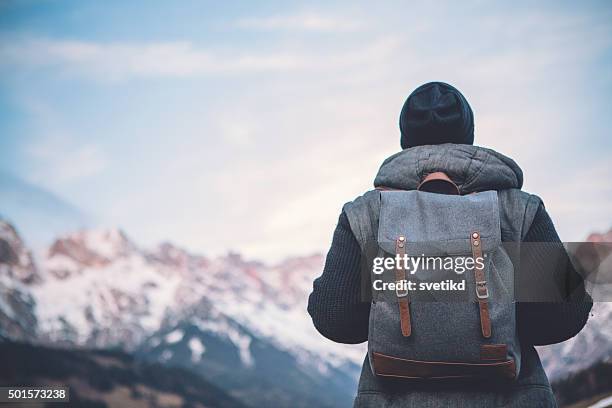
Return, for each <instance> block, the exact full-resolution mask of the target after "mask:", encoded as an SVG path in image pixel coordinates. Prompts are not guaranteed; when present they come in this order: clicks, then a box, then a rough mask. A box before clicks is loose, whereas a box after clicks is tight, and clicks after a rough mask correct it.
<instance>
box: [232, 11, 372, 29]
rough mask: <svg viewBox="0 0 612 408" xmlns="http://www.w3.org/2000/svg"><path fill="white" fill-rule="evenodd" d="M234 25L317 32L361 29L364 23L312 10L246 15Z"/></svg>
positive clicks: (248, 27) (250, 27)
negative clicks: (256, 15) (271, 14)
mask: <svg viewBox="0 0 612 408" xmlns="http://www.w3.org/2000/svg"><path fill="white" fill-rule="evenodd" d="M235 25H236V27H239V28H247V29H254V30H264V31H268V30H269V31H273V30H291V31H296V30H298V31H318V32H350V31H357V30H360V29H363V28H364V27H365V24H364V23H363V22H361V21H358V20H353V19H349V18H346V17H335V16H329V15H323V14H318V13H313V12H302V13H299V14H287V15H273V16H264V17H247V18H242V19H239V20H238V21H236V24H235Z"/></svg>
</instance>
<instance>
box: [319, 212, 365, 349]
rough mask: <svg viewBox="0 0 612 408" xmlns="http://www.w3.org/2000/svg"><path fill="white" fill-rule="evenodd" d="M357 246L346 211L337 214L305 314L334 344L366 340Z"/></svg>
mask: <svg viewBox="0 0 612 408" xmlns="http://www.w3.org/2000/svg"><path fill="white" fill-rule="evenodd" d="M360 257H361V248H360V247H359V243H358V242H357V240H356V239H355V236H354V235H353V232H352V231H351V227H350V224H349V221H348V218H347V216H346V214H345V213H344V212H343V213H342V214H340V219H339V220H338V225H337V226H336V230H335V231H334V236H333V239H332V244H331V248H330V249H329V252H328V253H327V258H326V260H325V267H324V268H323V273H322V275H321V276H320V277H318V278H317V279H315V281H314V284H313V290H312V293H311V294H310V297H309V298H308V313H310V316H311V317H312V321H313V323H314V326H315V327H316V329H317V330H318V331H319V332H320V333H321V334H322V335H323V336H325V337H327V338H328V339H330V340H333V341H335V342H338V343H348V344H356V343H362V342H364V341H366V340H367V339H368V319H369V316H370V303H369V302H363V301H362V299H361V277H360Z"/></svg>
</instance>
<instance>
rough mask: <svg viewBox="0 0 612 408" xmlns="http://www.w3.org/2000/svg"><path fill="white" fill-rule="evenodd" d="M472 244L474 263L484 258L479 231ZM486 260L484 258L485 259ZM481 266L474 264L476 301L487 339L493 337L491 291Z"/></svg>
mask: <svg viewBox="0 0 612 408" xmlns="http://www.w3.org/2000/svg"><path fill="white" fill-rule="evenodd" d="M470 241H471V243H472V257H473V258H474V262H475V261H476V259H477V258H483V256H482V239H481V236H480V233H479V232H478V231H473V232H472V234H471V235H470ZM483 259H484V258H483ZM479 265H482V263H478V262H475V263H474V281H475V282H476V299H477V300H478V308H479V309H480V326H481V327H482V335H483V336H484V337H485V338H487V339H488V338H489V337H491V318H490V317H489V304H488V300H487V299H488V298H489V289H488V288H487V280H486V279H487V278H486V276H485V272H484V268H481V267H480V266H479Z"/></svg>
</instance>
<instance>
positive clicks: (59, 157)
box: [26, 135, 108, 185]
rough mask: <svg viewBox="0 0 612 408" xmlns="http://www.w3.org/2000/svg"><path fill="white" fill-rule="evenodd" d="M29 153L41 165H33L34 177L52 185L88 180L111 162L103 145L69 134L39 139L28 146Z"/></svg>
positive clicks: (32, 172)
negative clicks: (81, 139)
mask: <svg viewBox="0 0 612 408" xmlns="http://www.w3.org/2000/svg"><path fill="white" fill-rule="evenodd" d="M26 154H27V155H28V156H30V158H31V159H32V160H33V163H36V164H37V165H36V166H33V167H31V168H30V170H31V177H30V178H31V179H32V180H33V181H36V182H41V181H45V184H49V185H62V184H65V183H72V182H75V181H80V180H84V179H87V178H89V177H92V176H95V175H98V174H100V173H101V172H103V171H104V169H105V168H106V166H107V164H108V159H107V157H106V155H105V154H104V152H103V151H102V149H101V148H100V146H98V145H96V144H94V143H87V142H86V143H83V142H82V141H81V142H79V141H77V140H75V139H74V138H71V137H66V136H57V135H51V136H46V137H44V138H42V139H38V140H37V141H35V142H33V143H31V144H30V145H29V146H28V147H27V148H26Z"/></svg>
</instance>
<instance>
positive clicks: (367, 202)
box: [342, 190, 380, 251]
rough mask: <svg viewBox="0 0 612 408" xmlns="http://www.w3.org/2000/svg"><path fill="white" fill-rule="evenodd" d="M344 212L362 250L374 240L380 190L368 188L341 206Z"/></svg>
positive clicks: (376, 228) (376, 229)
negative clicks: (362, 193)
mask: <svg viewBox="0 0 612 408" xmlns="http://www.w3.org/2000/svg"><path fill="white" fill-rule="evenodd" d="M342 211H344V213H345V214H346V216H347V218H348V220H349V224H350V225H351V231H353V235H355V239H357V242H358V243H359V246H360V247H361V249H362V251H365V250H366V247H367V246H368V244H371V243H372V242H376V237H377V231H378V218H379V213H380V191H378V190H370V191H368V192H366V193H365V194H364V195H362V196H359V197H357V198H356V199H355V200H353V201H351V202H348V203H346V204H345V205H344V207H342Z"/></svg>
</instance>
